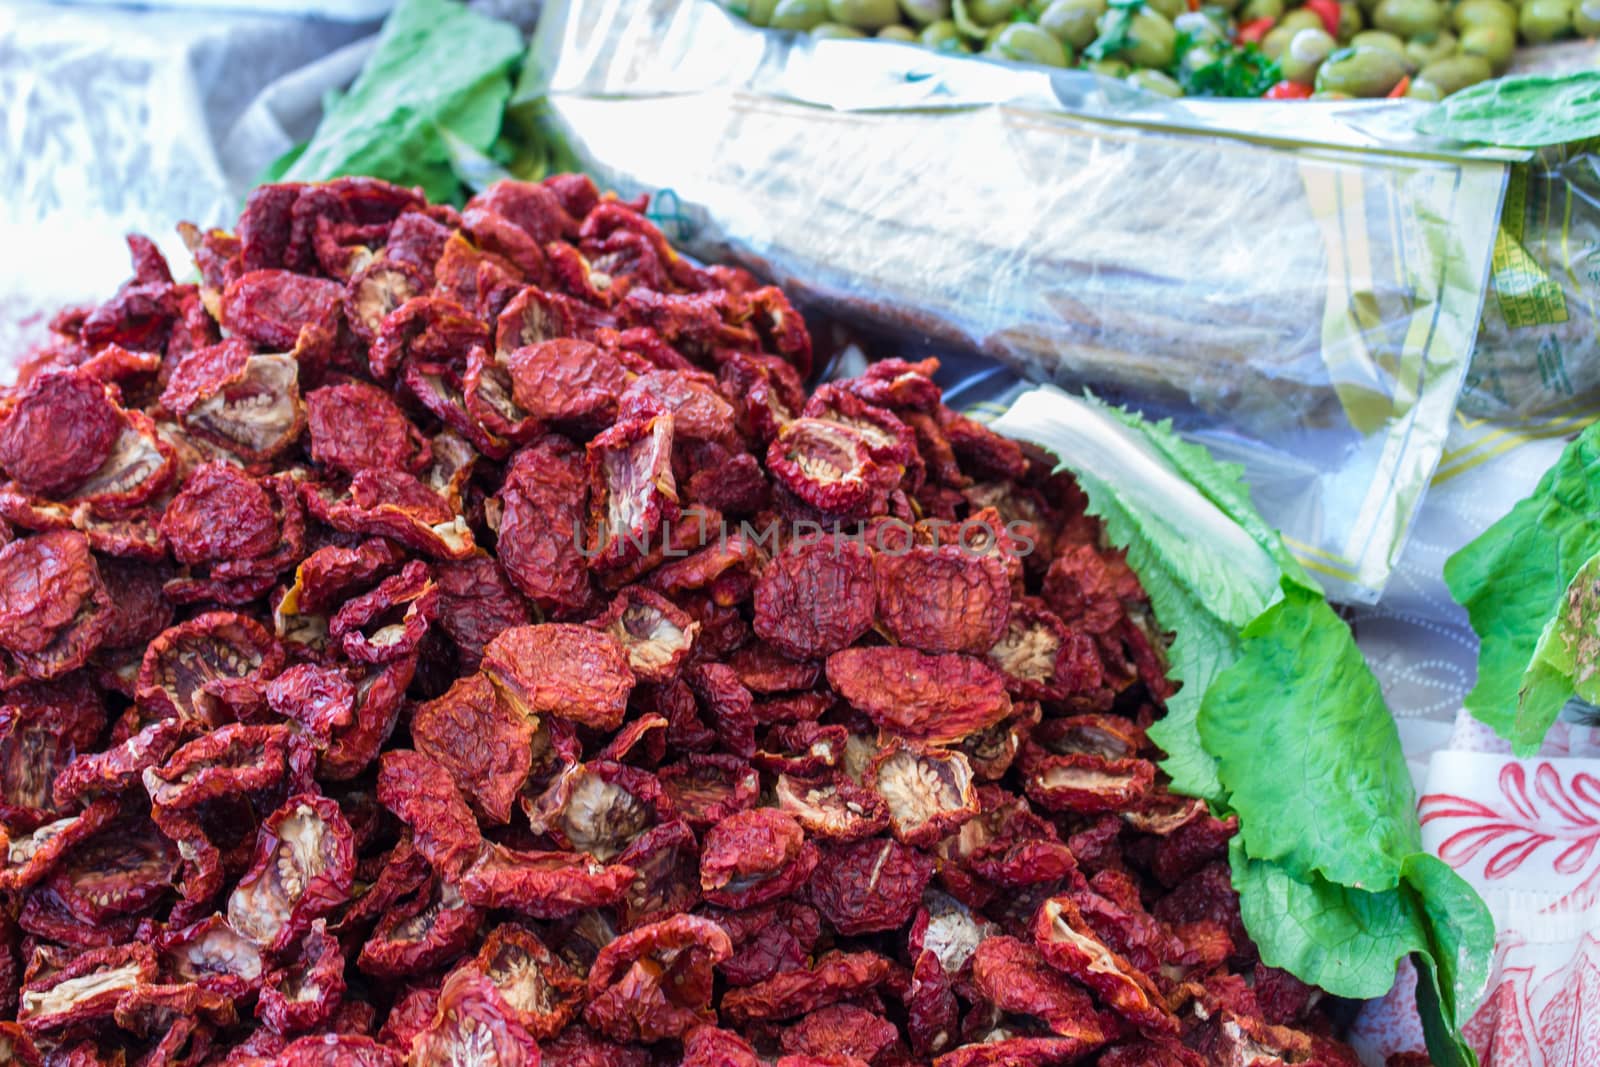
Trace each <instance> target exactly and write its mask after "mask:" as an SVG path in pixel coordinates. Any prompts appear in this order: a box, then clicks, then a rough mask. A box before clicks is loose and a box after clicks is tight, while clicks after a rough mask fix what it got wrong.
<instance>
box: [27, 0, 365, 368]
mask: <svg viewBox="0 0 1600 1067" xmlns="http://www.w3.org/2000/svg"><path fill="white" fill-rule="evenodd" d="M371 29H372V26H371V24H370V23H369V24H364V25H363V24H355V23H349V22H328V21H318V20H311V19H301V18H290V17H276V16H269V15H263V14H247V13H240V12H218V11H213V12H208V13H207V14H205V15H203V16H202V15H199V14H196V13H193V12H174V11H164V12H157V11H132V10H126V9H122V10H107V9H102V8H92V9H91V8H64V7H56V6H53V5H49V4H28V3H18V4H11V5H7V6H0V101H3V102H4V104H3V113H4V116H5V121H4V123H3V124H0V188H3V189H4V193H3V194H0V247H4V248H5V249H6V250H7V254H6V255H5V256H3V257H0V380H9V379H10V376H11V374H12V373H13V367H14V364H15V362H16V359H17V357H18V356H19V355H20V353H21V352H22V351H23V350H24V349H25V348H26V347H27V346H28V345H29V344H30V343H34V342H37V341H38V340H41V339H42V338H43V334H44V324H45V321H46V320H47V318H48V316H49V315H51V314H53V313H54V312H55V311H56V310H57V309H58V308H59V307H60V306H61V305H63V304H66V303H73V302H79V301H85V300H91V301H97V300H104V299H105V298H106V297H108V296H109V295H110V294H111V293H112V292H113V291H115V289H116V287H117V286H118V285H119V284H121V283H122V282H123V281H124V280H125V279H126V278H127V276H128V254H127V250H126V248H125V246H124V245H123V243H122V235H123V234H124V233H127V232H128V231H130V230H141V231H145V232H147V233H149V235H150V236H151V237H153V238H155V239H156V240H157V241H158V242H159V243H160V244H161V246H162V248H163V250H164V251H165V252H166V253H167V255H168V258H169V259H170V260H171V261H172V262H173V263H174V264H176V265H179V266H180V267H181V266H182V265H184V264H186V263H187V262H188V255H187V253H186V252H185V250H184V248H183V245H182V243H181V242H180V241H179V240H178V237H177V234H176V233H175V232H174V230H173V226H174V224H175V223H177V222H178V221H179V220H180V219H188V220H190V221H193V222H195V223H198V224H200V225H202V226H204V225H215V224H220V223H225V222H227V223H231V221H232V219H233V218H235V217H236V216H237V214H238V208H239V197H240V196H242V194H243V192H244V190H245V188H247V186H244V185H241V184H238V183H236V182H234V181H230V175H229V174H228V168H227V167H226V166H225V165H224V163H223V161H222V159H221V158H220V157H219V153H218V151H217V149H216V144H217V142H218V140H219V139H220V138H221V136H222V133H223V131H225V130H226V129H228V127H229V126H230V125H231V124H232V123H233V122H234V121H235V120H236V119H237V117H238V116H239V115H240V114H241V113H242V112H243V111H244V109H245V107H246V105H247V104H248V103H249V102H250V100H251V98H252V97H253V96H254V95H255V94H256V93H257V92H258V91H259V90H260V89H261V87H262V86H264V85H266V84H267V83H268V82H270V81H271V80H272V79H274V78H276V77H277V76H279V75H280V74H282V73H284V72H285V71H288V70H292V69H294V68H295V67H298V66H300V65H301V64H303V63H306V62H307V61H309V60H311V59H312V58H314V57H316V56H320V55H322V54H324V53H326V52H328V51H331V50H332V49H334V48H336V47H338V46H340V45H342V44H344V43H346V42H348V41H351V40H353V39H355V38H356V37H358V36H361V35H363V34H365V33H369V32H371Z"/></svg>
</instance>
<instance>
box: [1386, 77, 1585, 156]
mask: <svg viewBox="0 0 1600 1067" xmlns="http://www.w3.org/2000/svg"><path fill="white" fill-rule="evenodd" d="M1417 129H1419V130H1421V131H1422V132H1423V133H1426V134H1431V135H1433V136H1435V137H1449V138H1452V139H1454V140H1457V141H1470V142H1473V143H1476V144H1492V145H1500V146H1502V147H1505V148H1543V147H1544V146H1546V145H1560V144H1572V143H1573V142H1576V141H1587V140H1588V139H1589V138H1591V137H1600V70H1582V71H1574V72H1573V73H1571V74H1561V75H1554V76H1552V75H1548V74H1522V75H1517V76H1515V77H1507V78H1496V79H1494V80H1492V81H1486V82H1479V83H1478V84H1477V85H1474V86H1471V87H1469V88H1466V89H1463V90H1461V91H1460V92H1459V93H1452V94H1450V95H1449V96H1447V97H1445V98H1444V100H1443V101H1442V102H1440V103H1438V104H1436V105H1434V106H1433V107H1430V108H1429V109H1428V110H1427V111H1425V112H1423V115H1422V118H1421V119H1419V120H1418V121H1417Z"/></svg>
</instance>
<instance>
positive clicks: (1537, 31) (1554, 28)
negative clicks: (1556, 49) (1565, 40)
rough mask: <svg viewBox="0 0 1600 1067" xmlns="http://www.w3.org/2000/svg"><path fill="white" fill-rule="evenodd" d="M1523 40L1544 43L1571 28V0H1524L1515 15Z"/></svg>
mask: <svg viewBox="0 0 1600 1067" xmlns="http://www.w3.org/2000/svg"><path fill="white" fill-rule="evenodd" d="M1517 29H1518V30H1519V31H1521V33H1522V37H1523V40H1526V41H1532V42H1533V43H1534V44H1545V43H1546V42H1548V41H1553V40H1555V39H1556V38H1557V37H1563V36H1565V35H1566V34H1567V33H1568V31H1570V30H1571V29H1572V3H1571V0H1526V3H1524V4H1523V5H1522V12H1521V13H1520V14H1519V15H1518V16H1517Z"/></svg>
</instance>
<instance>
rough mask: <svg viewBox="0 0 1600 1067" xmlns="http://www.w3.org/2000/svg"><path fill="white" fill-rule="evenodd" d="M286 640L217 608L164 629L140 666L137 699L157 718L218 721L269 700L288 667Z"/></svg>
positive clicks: (248, 713)
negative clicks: (271, 685)
mask: <svg viewBox="0 0 1600 1067" xmlns="http://www.w3.org/2000/svg"><path fill="white" fill-rule="evenodd" d="M285 658H286V657H285V655H284V651H283V648H282V646H280V645H279V644H278V642H277V641H275V640H274V639H273V637H272V635H271V634H269V633H268V632H267V631H266V629H265V628H264V627H262V625H261V624H260V623H258V622H256V621H255V620H254V619H252V618H249V617H248V616H245V615H238V614H235V613H233V612H226V611H212V612H207V613H205V614H204V615H197V616H195V617H194V618H192V619H190V620H189V621H188V622H183V623H179V624H178V625H177V626H174V627H172V628H171V629H168V630H165V631H163V632H162V634H161V636H159V637H157V638H156V639H155V640H154V641H152V642H151V643H150V647H149V648H148V649H147V650H146V651H145V654H144V662H143V663H142V664H141V665H140V667H139V679H138V688H137V699H138V702H139V706H140V708H141V709H142V710H143V711H144V712H145V714H146V715H148V716H150V717H152V718H161V717H165V716H169V715H171V716H176V717H177V718H179V719H182V720H183V721H185V722H196V723H201V724H205V725H215V724H217V723H222V722H227V721H228V720H229V719H235V718H239V719H243V718H248V717H250V716H251V715H253V714H256V713H257V712H259V711H260V709H261V708H263V707H264V706H265V705H266V690H267V684H268V683H269V682H270V681H271V680H272V679H273V678H274V677H276V676H277V674H278V672H279V671H280V670H282V669H283V666H284V662H285Z"/></svg>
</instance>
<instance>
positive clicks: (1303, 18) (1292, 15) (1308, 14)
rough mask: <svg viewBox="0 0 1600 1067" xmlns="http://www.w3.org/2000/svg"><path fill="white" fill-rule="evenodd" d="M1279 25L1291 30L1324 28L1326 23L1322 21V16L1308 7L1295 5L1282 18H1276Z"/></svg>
mask: <svg viewBox="0 0 1600 1067" xmlns="http://www.w3.org/2000/svg"><path fill="white" fill-rule="evenodd" d="M1278 25H1279V26H1288V27H1289V28H1290V29H1293V30H1325V29H1327V24H1326V23H1324V22H1323V21H1322V16H1321V15H1319V14H1317V13H1316V12H1315V11H1312V10H1311V9H1310V8H1305V7H1297V8H1295V9H1294V10H1293V11H1291V12H1289V13H1288V14H1287V15H1285V16H1283V18H1281V19H1279V20H1278Z"/></svg>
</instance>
